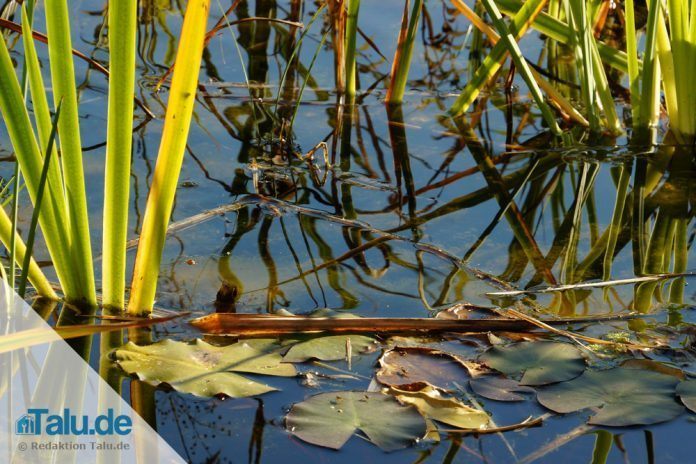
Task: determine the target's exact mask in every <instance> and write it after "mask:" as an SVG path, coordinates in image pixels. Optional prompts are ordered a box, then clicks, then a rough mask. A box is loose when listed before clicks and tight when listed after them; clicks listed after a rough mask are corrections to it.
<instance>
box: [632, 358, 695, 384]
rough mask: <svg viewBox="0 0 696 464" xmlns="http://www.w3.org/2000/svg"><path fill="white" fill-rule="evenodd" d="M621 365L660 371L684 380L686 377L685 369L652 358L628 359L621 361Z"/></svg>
mask: <svg viewBox="0 0 696 464" xmlns="http://www.w3.org/2000/svg"><path fill="white" fill-rule="evenodd" d="M621 367H625V368H628V369H643V370H646V371H653V372H658V373H660V374H665V375H671V376H672V377H676V378H678V379H679V380H684V379H685V378H686V375H684V371H683V370H681V369H679V368H677V367H673V366H670V365H669V364H665V363H661V362H659V361H653V360H652V359H627V360H626V361H624V362H622V363H621Z"/></svg>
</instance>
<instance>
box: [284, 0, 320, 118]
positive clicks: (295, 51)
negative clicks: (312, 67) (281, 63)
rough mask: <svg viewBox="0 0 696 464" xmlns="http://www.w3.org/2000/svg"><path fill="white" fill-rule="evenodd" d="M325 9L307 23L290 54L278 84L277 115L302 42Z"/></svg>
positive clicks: (317, 12)
mask: <svg viewBox="0 0 696 464" xmlns="http://www.w3.org/2000/svg"><path fill="white" fill-rule="evenodd" d="M325 7H326V4H323V5H321V6H320V7H319V8H317V11H316V12H315V13H314V14H313V15H312V17H311V18H310V20H309V23H307V27H306V28H305V29H304V30H303V31H302V34H300V38H299V39H298V40H297V43H296V44H295V47H294V48H293V49H292V53H291V54H290V57H289V58H288V61H287V63H286V65H285V69H284V70H283V75H282V76H281V77H280V82H279V83H278V95H277V96H276V101H275V112H276V113H277V112H278V106H279V105H280V95H281V90H282V89H283V87H284V86H285V81H286V80H287V78H288V73H289V72H290V69H292V66H291V65H292V61H293V60H294V59H295V57H296V56H297V55H298V53H300V48H301V46H302V42H303V41H304V39H305V37H306V36H307V34H309V31H310V30H311V29H312V25H313V24H314V22H315V21H316V20H317V18H319V15H320V14H321V12H322V11H324V8H325Z"/></svg>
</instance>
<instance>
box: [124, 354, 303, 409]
mask: <svg viewBox="0 0 696 464" xmlns="http://www.w3.org/2000/svg"><path fill="white" fill-rule="evenodd" d="M274 346H275V345H274V342H273V341H267V340H254V341H250V342H249V343H247V342H240V343H235V344H233V345H228V346H223V347H219V346H214V345H210V344H208V343H206V342H204V341H203V340H196V341H195V343H193V344H189V343H183V342H176V341H172V340H163V341H161V342H158V343H154V344H152V345H146V346H139V345H136V344H134V343H132V342H130V343H128V344H126V345H124V346H122V347H121V348H118V349H116V350H115V351H114V352H113V358H114V359H115V361H116V362H117V363H118V365H119V366H121V368H122V369H123V370H124V371H126V372H127V373H129V374H132V375H133V374H134V375H137V376H138V378H139V379H141V380H144V381H147V382H148V383H151V384H153V385H159V384H161V383H165V384H168V385H170V386H171V387H172V388H174V389H175V390H177V391H180V392H183V393H191V394H193V395H196V396H204V397H207V396H213V395H218V394H224V395H227V396H231V397H234V398H241V397H246V396H253V395H260V394H262V393H266V392H269V391H272V390H275V388H273V387H271V386H269V385H266V384H264V383H261V382H258V381H256V380H252V379H250V378H248V377H244V376H241V375H239V374H236V373H235V372H246V373H251V374H263V375H273V376H283V377H291V376H294V375H295V374H296V371H295V367H294V366H293V365H292V364H285V363H282V362H281V361H282V358H281V356H280V354H278V353H277V352H275V351H272V349H271V348H272V347H274Z"/></svg>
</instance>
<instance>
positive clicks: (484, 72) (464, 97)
mask: <svg viewBox="0 0 696 464" xmlns="http://www.w3.org/2000/svg"><path fill="white" fill-rule="evenodd" d="M545 4H546V0H529V1H528V2H525V3H524V5H523V6H521V8H520V9H519V11H517V12H516V13H515V15H514V16H513V18H512V20H511V21H510V32H511V33H512V35H513V37H514V40H519V39H520V38H521V37H522V36H523V35H524V33H525V32H527V28H528V27H529V25H530V24H531V21H532V20H533V18H535V17H536V16H537V15H538V14H539V13H540V12H541V9H542V8H543V7H544V5H545ZM507 53H508V46H507V44H506V42H504V41H502V40H498V42H497V43H496V44H495V46H494V47H493V48H492V49H491V51H490V53H489V54H488V56H486V58H485V59H484V60H483V64H482V65H481V66H480V67H479V68H478V69H477V70H476V73H474V75H473V77H472V78H471V79H470V81H469V82H468V83H467V85H466V87H465V88H464V90H462V93H461V94H460V95H459V97H457V100H456V101H455V102H454V104H453V105H452V108H451V109H450V114H451V115H452V116H458V115H460V114H462V113H464V112H465V111H467V110H468V109H469V107H470V106H471V104H472V103H473V102H474V100H476V97H478V95H479V93H480V92H481V89H483V87H484V86H485V85H486V83H487V82H489V81H490V80H491V78H492V77H493V76H494V75H495V74H496V73H497V72H498V70H500V68H501V67H502V65H503V62H504V61H505V56H506V55H507Z"/></svg>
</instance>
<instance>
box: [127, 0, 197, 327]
mask: <svg viewBox="0 0 696 464" xmlns="http://www.w3.org/2000/svg"><path fill="white" fill-rule="evenodd" d="M209 6H210V4H209V0H189V3H188V5H187V6H186V14H185V16H184V25H183V27H182V30H181V41H180V43H179V49H178V51H177V56H176V66H175V67H174V76H173V77H172V87H171V90H170V96H169V101H168V103H167V113H166V115H165V119H164V132H163V133H162V142H161V143H160V148H159V153H158V155H157V164H156V166H155V172H154V175H153V180H152V187H151V189H150V193H149V195H148V197H147V207H146V210H145V219H144V221H143V228H142V232H141V234H140V243H139V244H138V252H137V255H136V258H135V268H134V270H133V281H132V285H131V296H130V301H129V302H128V312H129V313H131V314H148V313H150V312H152V306H153V305H154V302H155V292H156V288H157V277H158V275H159V266H160V262H161V260H162V252H163V250H164V242H165V238H166V235H167V225H168V224H169V219H170V217H171V214H172V208H173V207H174V197H175V195H176V188H177V184H178V181H179V172H180V171H181V165H182V163H183V161H184V151H185V149H186V141H187V138H188V133H189V129H190V126H191V117H192V116H193V106H194V103H195V101H196V100H195V97H196V89H197V87H198V75H199V72H200V66H201V58H202V54H203V48H204V46H205V44H204V38H205V34H206V22H207V19H208V10H209Z"/></svg>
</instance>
